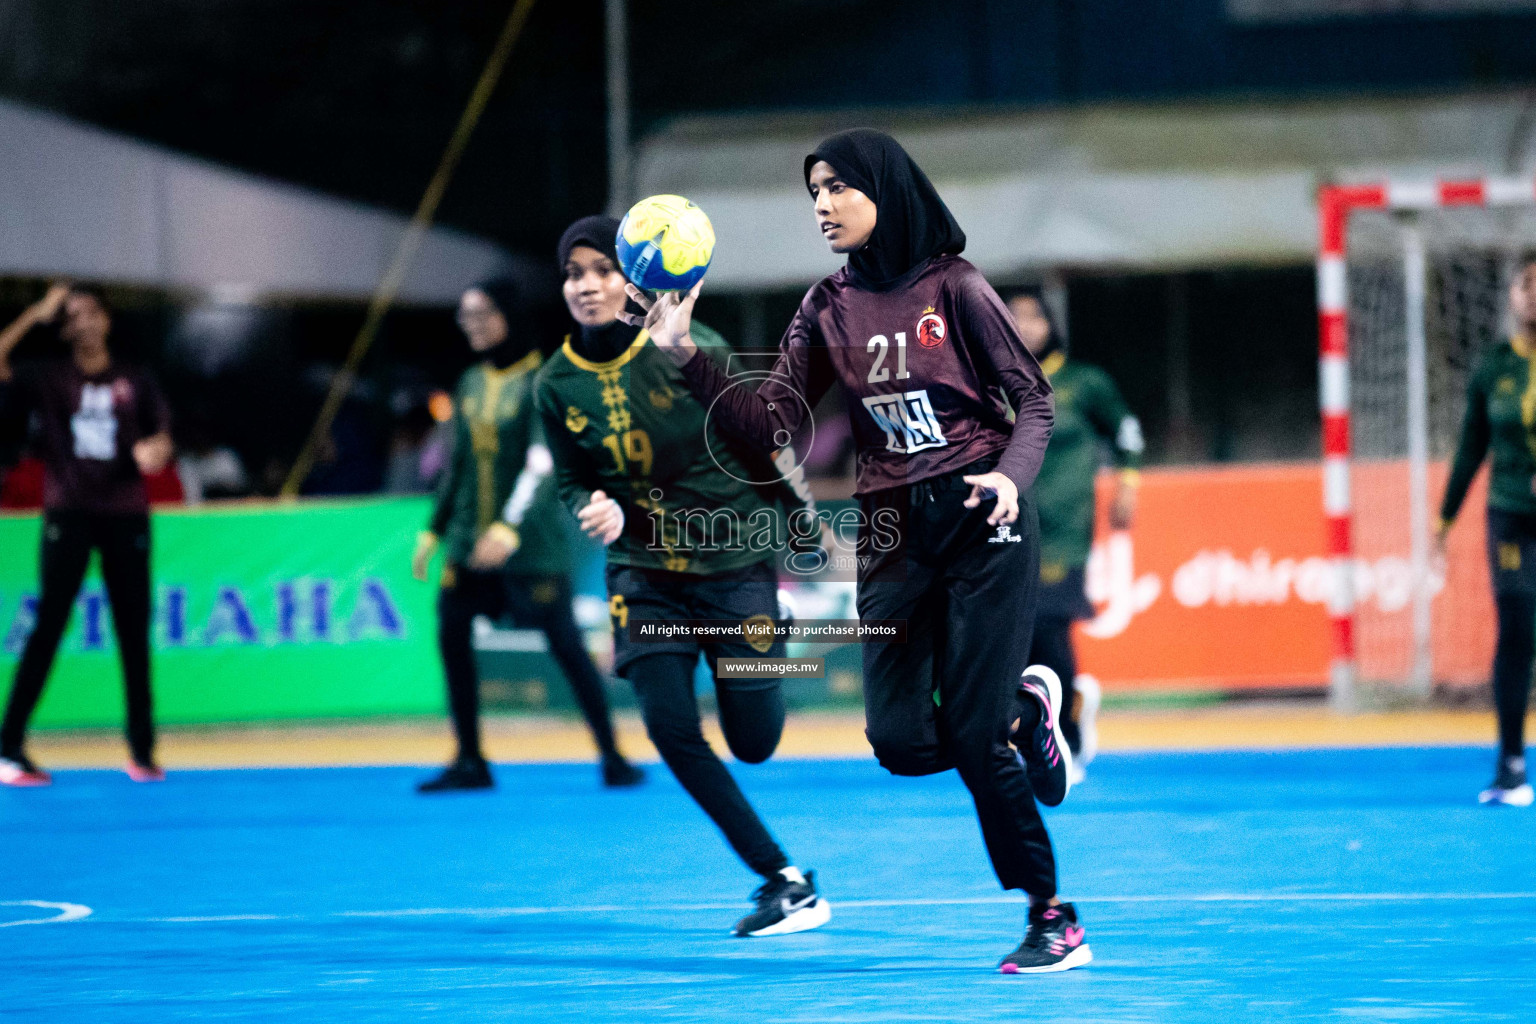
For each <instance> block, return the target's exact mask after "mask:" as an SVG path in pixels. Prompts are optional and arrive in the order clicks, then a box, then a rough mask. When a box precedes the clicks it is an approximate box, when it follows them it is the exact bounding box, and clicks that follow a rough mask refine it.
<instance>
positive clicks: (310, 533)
mask: <svg viewBox="0 0 1536 1024" xmlns="http://www.w3.org/2000/svg"><path fill="white" fill-rule="evenodd" d="M427 512H428V503H427V501H426V500H425V499H420V498H409V499H396V500H378V501H356V502H351V501H334V502H330V501H326V502H314V503H305V504H297V505H291V506H286V505H237V506H229V507H223V508H214V509H206V510H204V509H199V510H175V511H171V512H165V513H156V515H155V517H154V527H153V545H154V555H153V561H152V572H153V579H154V603H155V612H154V614H155V617H154V628H153V649H154V661H153V673H154V675H153V680H154V693H155V717H156V719H157V720H158V721H161V722H227V721H242V720H259V719H271V718H307V717H326V716H333V715H380V714H420V713H423V712H435V711H439V710H441V708H442V704H443V684H442V669H441V667H440V665H439V663H438V659H437V653H436V647H435V639H434V638H435V631H436V621H435V616H434V612H433V601H434V599H435V596H436V588H435V587H434V586H430V585H428V584H424V583H419V582H417V581H416V580H414V579H412V578H411V575H410V557H411V548H412V545H413V543H414V540H415V536H416V532H417V531H418V530H420V529H421V525H422V524H423V523H424V522H426V518H427ZM40 530H41V520H40V518H38V517H35V516H10V517H0V630H3V633H0V690H8V689H9V686H10V676H11V674H12V672H13V671H14V670H15V665H16V660H17V659H18V658H19V657H20V655H21V649H22V645H23V644H25V643H26V638H27V635H28V634H29V633H30V632H31V629H32V621H33V616H34V611H35V607H36V600H37V551H38V537H39V533H40ZM111 623H112V615H111V609H110V605H109V603H108V601H107V597H106V593H105V591H104V589H103V586H102V583H101V579H100V577H99V575H98V574H97V572H96V571H95V569H94V567H93V569H92V571H91V573H90V575H89V576H87V577H86V582H85V586H84V587H83V588H82V589H81V593H80V597H79V599H78V600H77V601H76V603H75V611H74V616H73V618H72V619H71V622H70V628H69V631H68V632H67V633H66V634H65V637H64V643H63V645H62V647H61V648H60V651H59V657H58V660H57V661H56V662H55V663H54V669H53V673H52V676H51V677H50V679H49V683H48V688H47V690H45V691H44V694H43V700H42V703H41V704H40V705H39V706H38V711H37V715H36V717H35V718H34V721H35V722H36V724H37V725H38V726H40V727H47V726H49V725H59V726H63V725H73V726H82V725H117V724H119V723H120V722H121V721H122V713H123V712H122V706H123V700H122V675H121V672H120V670H119V668H118V662H117V647H116V643H115V642H114V638H113V633H112V625H111Z"/></svg>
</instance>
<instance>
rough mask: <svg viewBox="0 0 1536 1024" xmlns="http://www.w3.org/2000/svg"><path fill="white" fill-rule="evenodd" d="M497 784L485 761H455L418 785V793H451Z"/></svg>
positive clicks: (486, 787)
mask: <svg viewBox="0 0 1536 1024" xmlns="http://www.w3.org/2000/svg"><path fill="white" fill-rule="evenodd" d="M494 785H496V780H495V779H493V778H491V769H490V766H489V765H487V764H486V763H485V762H484V761H455V762H453V764H450V765H449V766H448V767H447V768H444V769H443V770H442V772H441V773H440V774H438V775H436V776H434V777H433V778H430V779H428V780H427V781H426V782H423V783H421V784H420V785H418V786H417V787H416V792H418V793H449V792H452V791H454V790H459V789H490V788H491V787H492V786H494Z"/></svg>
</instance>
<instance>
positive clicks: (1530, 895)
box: [8, 892, 1536, 924]
mask: <svg viewBox="0 0 1536 1024" xmlns="http://www.w3.org/2000/svg"><path fill="white" fill-rule="evenodd" d="M1447 900H1536V892H1262V893H1165V894H1159V895H1134V896H1079V897H1077V898H1075V899H1074V901H1073V902H1075V903H1432V902H1440V901H1447ZM832 902H833V904H834V906H836V907H839V908H853V907H970V906H988V905H993V904H996V905H1008V906H1012V905H1015V904H1017V903H1018V898H1017V897H1009V896H1002V895H999V896H975V897H968V898H961V899H891V900H876V899H867V900H860V899H838V900H833V901H832ZM31 905H36V906H49V907H60V908H62V907H74V906H77V905H76V904H66V903H48V904H42V903H38V904H31ZM741 906H742V904H741V903H740V901H734V902H720V903H665V904H646V905H638V906H637V905H635V904H620V903H614V904H595V905H590V906H568V907H559V906H556V907H403V908H399V909H393V910H336V911H331V912H328V913H321V914H217V915H208V916H182V917H146V918H131V919H122V918H118V919H110V918H108V919H103V918H100V917H98V918H97V920H131V921H134V922H138V923H145V924H219V923H238V922H242V921H305V920H315V919H321V918H343V919H357V918H381V919H389V918H411V917H534V916H547V915H555V914H619V913H627V914H632V913H636V912H639V913H689V912H692V911H700V912H703V911H716V910H737V909H740V907H741ZM79 909H81V910H83V911H84V912H85V913H84V914H78V915H76V917H84V916H85V915H87V914H90V913H91V910H90V908H88V907H81V908H79ZM75 919H76V918H75V917H64V916H60V917H57V918H48V919H47V921H48V922H49V923H51V922H53V921H63V920H75ZM8 923H9V924H40V923H43V922H41V921H11V922H8Z"/></svg>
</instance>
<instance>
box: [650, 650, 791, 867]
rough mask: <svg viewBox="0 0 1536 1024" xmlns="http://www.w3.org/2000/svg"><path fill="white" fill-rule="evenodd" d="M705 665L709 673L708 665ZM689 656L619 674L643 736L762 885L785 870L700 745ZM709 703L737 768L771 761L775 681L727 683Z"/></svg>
mask: <svg viewBox="0 0 1536 1024" xmlns="http://www.w3.org/2000/svg"><path fill="white" fill-rule="evenodd" d="M706 657H709V660H710V663H711V667H713V663H714V660H715V659H714V657H712V656H709V655H706ZM697 660H698V657H697V655H692V654H675V653H664V654H646V655H643V656H640V657H637V658H636V659H635V660H634V661H632V662H630V663H629V664H628V665H626V666H625V667H624V669H623V673H624V676H625V678H627V679H628V680H629V681H630V682H631V683H633V684H634V687H635V696H636V697H637V698H639V701H640V713H641V715H642V716H644V718H645V729H646V732H647V733H648V734H649V735H650V737H651V742H652V743H654V744H655V745H656V749H657V751H659V752H660V754H661V759H662V760H663V761H665V762H666V763H667V767H668V768H670V769H671V770H672V774H673V775H675V776H676V777H677V781H678V782H679V783H681V784H682V787H683V788H684V789H686V790H687V791H688V795H689V796H691V797H693V799H694V801H695V802H696V803H697V804H698V805H699V806H700V807H702V808H703V809H704V813H705V814H708V815H709V817H710V820H711V821H713V822H714V823H715V825H716V826H718V827H719V829H720V831H721V832H723V833H725V838H726V841H727V842H729V843H730V844H731V848H732V849H734V850H735V851H736V854H737V856H739V857H741V859H742V860H743V861H745V862H746V865H747V867H749V868H751V869H752V870H753V871H756V872H757V873H758V874H760V875H762V876H763V877H764V878H767V877H769V876H771V875H773V874H774V873H776V872H777V871H779V869H781V868H785V867H788V866H789V858H788V857H786V856H785V855H784V851H783V850H782V849H780V848H779V844H778V843H776V842H774V839H773V836H772V835H770V834H769V833H768V829H767V828H766V827H765V826H764V825H763V822H762V819H761V818H759V817H758V816H757V812H756V811H754V810H753V809H752V805H751V804H749V803H747V798H746V797H745V796H744V795H743V794H742V792H741V787H739V786H737V785H736V780H735V779H733V778H731V773H730V772H729V771H728V770H727V769H726V767H725V765H724V764H722V763H721V762H720V758H718V757H716V756H715V752H714V751H713V750H711V749H710V747H709V743H708V742H706V741H705V739H704V732H703V730H702V729H701V728H700V724H699V702H698V700H697V698H695V696H694V692H693V668H694V665H695V664H696V663H697ZM728 682H729V685H725V686H722V685H721V683H720V681H719V680H718V679H717V680H716V683H715V698H716V701H717V703H718V704H719V708H720V731H721V732H723V733H724V734H725V742H726V745H727V746H729V747H730V748H731V753H732V754H734V755H736V757H737V758H738V759H739V760H742V761H745V762H747V763H748V764H760V763H761V762H763V761H766V760H768V758H769V757H770V756H771V755H772V754H773V752H774V750H775V749H777V747H778V745H779V737H780V736H781V735H782V734H783V732H784V696H783V692H782V688H781V687H780V685H779V681H778V680H777V679H733V680H729V681H728Z"/></svg>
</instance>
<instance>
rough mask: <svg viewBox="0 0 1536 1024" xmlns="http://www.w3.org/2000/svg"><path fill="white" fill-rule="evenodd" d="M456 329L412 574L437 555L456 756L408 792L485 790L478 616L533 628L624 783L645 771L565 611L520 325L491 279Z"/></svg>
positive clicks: (513, 292)
mask: <svg viewBox="0 0 1536 1024" xmlns="http://www.w3.org/2000/svg"><path fill="white" fill-rule="evenodd" d="M458 320H459V326H460V327H461V328H462V329H463V331H464V334H465V336H466V337H467V338H468V339H469V345H470V348H471V349H473V350H474V351H475V353H476V354H477V355H478V356H479V357H480V361H479V362H477V363H475V365H473V366H471V367H470V368H469V369H468V370H465V371H464V376H463V378H461V379H460V381H459V387H458V391H457V393H456V394H455V396H454V411H453V454H452V456H451V459H450V461H449V463H448V466H447V468H446V469H445V470H444V472H443V478H442V480H441V482H440V483H439V485H438V490H437V501H436V504H435V505H434V507H433V510H432V520H431V524H430V526H429V528H428V529H427V530H426V531H425V532H423V533H422V534H421V536H420V538H419V539H418V540H417V545H416V555H415V558H414V559H413V564H412V569H413V571H414V572H415V574H416V577H417V578H418V579H420V580H425V579H426V578H427V571H428V567H429V563H430V561H431V559H432V555H433V553H434V552H435V551H436V550H437V549H438V548H439V547H440V546H441V547H442V548H443V549H444V553H445V555H446V564H445V565H444V567H443V571H442V576H441V580H440V583H441V589H440V590H439V592H438V599H437V616H438V647H439V649H440V650H441V653H442V658H443V673H444V675H445V676H446V677H447V681H448V707H449V711H450V712H451V715H452V719H453V729H454V734H455V736H456V738H457V740H458V747H459V750H458V756H457V757H455V759H454V761H453V763H452V764H450V765H449V766H448V767H447V768H445V769H444V770H443V771H442V772H441V773H440V774H439V775H437V776H436V777H434V778H432V779H429V780H427V781H426V782H423V783H422V784H421V785H420V786H419V787H417V788H418V789H419V790H420V791H421V792H423V793H437V792H443V791H447V790H461V789H485V788H487V787H489V786H491V785H492V784H493V780H492V778H491V772H490V768H489V767H488V766H487V764H486V760H485V755H484V754H483V753H482V752H481V749H480V688H479V678H478V676H477V674H476V671H475V656H474V651H473V648H472V645H471V640H470V638H471V627H472V625H473V623H474V619H475V616H477V615H486V616H489V617H491V618H493V619H494V618H502V617H510V618H511V619H512V621H513V622H515V623H516V624H518V625H520V626H523V627H525V628H535V629H540V630H543V632H544V636H545V638H546V639H547V640H548V642H549V651H550V654H551V655H552V656H553V657H554V659H555V661H556V662H557V663H558V664H559V665H560V668H561V670H562V671H563V672H564V673H565V677H566V679H568V680H569V681H570V684H571V689H572V690H573V691H574V692H575V694H576V701H577V703H578V704H579V705H580V706H581V711H582V714H583V715H584V716H585V718H586V720H587V725H588V727H590V728H591V730H592V736H593V738H594V739H595V740H596V741H597V747H598V751H599V753H600V754H601V764H600V767H601V771H602V779H603V783H604V784H605V785H608V786H632V785H635V784H636V783H638V782H640V781H641V780H642V779H643V778H644V773H642V772H641V771H640V769H638V768H635V767H634V766H633V765H631V764H629V762H627V761H626V760H624V757H623V755H622V754H620V753H619V749H618V746H617V745H616V744H615V742H614V738H613V725H612V723H611V722H610V721H609V717H608V698H607V695H606V694H605V692H604V690H603V679H602V676H600V675H599V674H598V671H597V669H596V667H594V666H593V664H592V658H591V656H590V655H589V654H588V653H587V648H586V644H585V642H584V641H583V639H582V633H581V630H580V629H579V628H578V627H577V625H576V620H575V618H574V617H573V615H572V613H571V580H570V564H569V556H568V554H567V551H566V541H565V537H564V531H563V529H562V524H561V522H560V518H559V517H560V511H559V508H558V506H557V504H556V498H555V495H554V481H553V480H552V479H551V478H550V469H551V463H550V456H549V450H548V449H547V448H546V447H545V446H544V444H543V442H542V440H541V438H540V432H539V421H538V416H537V414H536V413H535V411H534V405H533V378H534V373H535V372H536V371H537V370H538V368H539V365H540V361H541V359H540V354H539V352H538V349H537V348H536V347H535V346H534V344H533V341H532V339H531V338H530V337H528V336H527V332H526V330H525V329H523V327H522V324H521V323H520V320H521V316H520V303H519V302H518V295H517V289H516V287H515V286H514V285H513V283H512V282H511V281H506V280H498V281H487V282H484V283H481V284H478V285H476V286H475V287H473V288H470V289H469V290H468V291H466V292H465V293H464V296H463V298H462V299H461V300H460V302H459V314H458Z"/></svg>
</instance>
